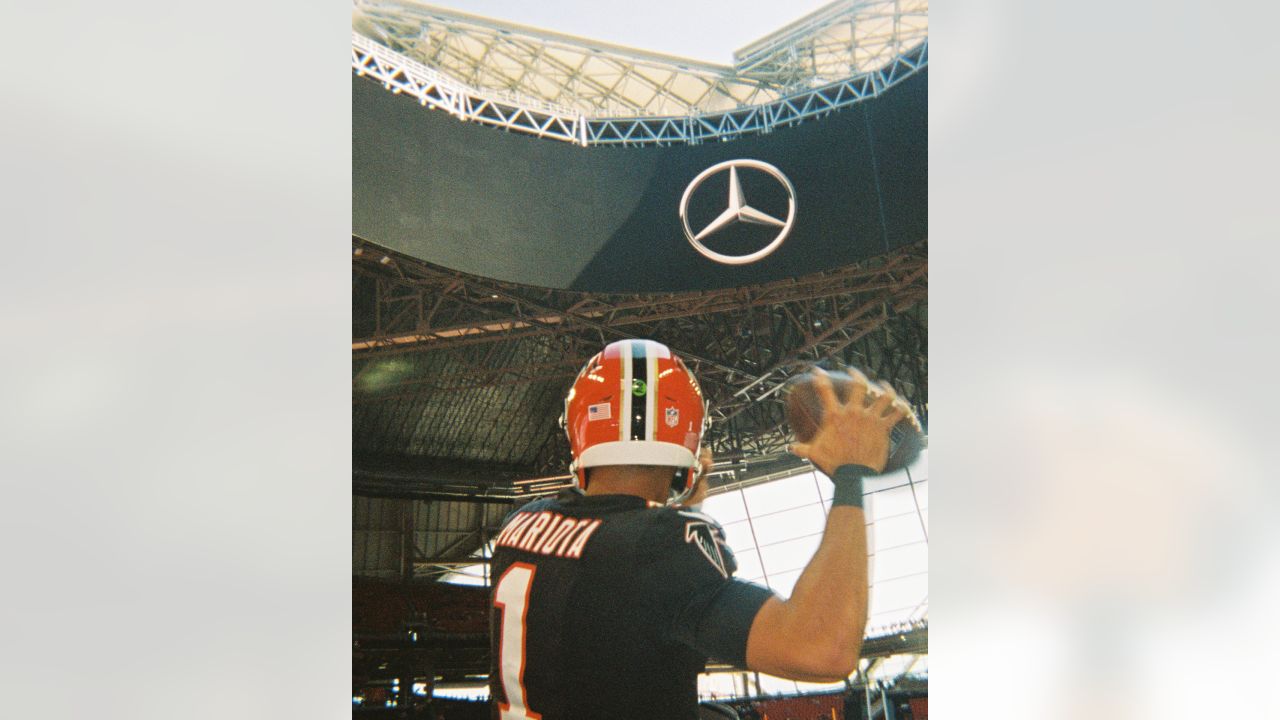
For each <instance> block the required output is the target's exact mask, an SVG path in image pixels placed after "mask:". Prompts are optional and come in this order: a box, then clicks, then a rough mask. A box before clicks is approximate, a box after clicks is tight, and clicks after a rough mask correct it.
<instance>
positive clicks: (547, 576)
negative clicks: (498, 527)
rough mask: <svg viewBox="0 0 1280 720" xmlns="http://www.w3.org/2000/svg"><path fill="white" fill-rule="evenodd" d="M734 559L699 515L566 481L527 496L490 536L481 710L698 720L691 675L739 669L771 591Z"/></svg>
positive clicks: (554, 718)
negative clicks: (486, 686) (485, 686)
mask: <svg viewBox="0 0 1280 720" xmlns="http://www.w3.org/2000/svg"><path fill="white" fill-rule="evenodd" d="M735 569H736V565H735V563H734V559H733V554H732V553H731V552H730V551H729V548H728V546H727V545H726V544H725V542H724V530H723V529H722V528H721V527H720V526H719V524H718V523H716V521H715V520H713V519H712V518H710V517H707V516H706V515H702V514H699V513H695V512H690V511H685V510H676V509H673V508H667V507H660V506H655V505H654V504H652V503H649V502H648V501H646V500H644V499H643V498H640V497H635V496H631V495H598V496H587V495H583V494H582V493H580V492H576V491H574V492H567V493H562V494H561V495H559V496H556V497H554V498H544V499H539V500H535V501H533V502H531V503H529V504H528V505H525V506H524V507H522V508H521V509H519V510H518V511H516V512H515V513H513V514H512V515H511V516H509V517H508V518H507V520H506V522H505V523H504V524H503V529H502V531H501V532H500V533H499V534H498V536H497V537H496V538H495V542H494V554H493V567H492V574H491V577H492V578H493V590H492V595H491V608H490V610H491V614H490V629H491V633H490V635H491V641H490V643H491V644H490V648H491V650H492V657H493V661H492V663H491V672H490V690H491V696H492V698H493V700H492V705H493V717H494V718H499V719H500V720H512V719H519V720H525V719H527V718H542V719H543V720H597V719H598V720H626V719H627V718H636V719H637V720H641V719H643V720H661V719H666V718H671V719H673V720H685V719H686V718H689V719H693V718H696V717H697V704H698V697H697V679H698V678H697V676H698V673H699V672H701V671H702V670H703V668H704V667H705V665H706V661H707V659H708V658H709V657H714V658H716V659H717V660H721V661H724V662H729V663H733V664H736V665H738V666H745V656H746V646H747V635H748V634H749V632H750V630H751V622H752V621H753V620H754V619H755V616H756V612H757V611H759V609H760V606H761V605H763V604H764V602H765V600H767V599H768V598H769V597H770V595H772V593H771V592H770V591H769V590H768V589H766V588H763V587H761V586H759V585H754V584H752V583H748V582H744V581H741V580H737V579H735V578H733V572H734V570H735Z"/></svg>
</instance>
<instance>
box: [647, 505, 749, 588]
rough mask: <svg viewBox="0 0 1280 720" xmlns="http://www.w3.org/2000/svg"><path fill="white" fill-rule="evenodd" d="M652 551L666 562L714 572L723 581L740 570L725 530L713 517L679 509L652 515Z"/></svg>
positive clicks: (651, 513)
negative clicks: (727, 540) (708, 569)
mask: <svg viewBox="0 0 1280 720" xmlns="http://www.w3.org/2000/svg"><path fill="white" fill-rule="evenodd" d="M648 512H649V515H650V524H649V542H648V545H649V547H651V548H653V549H654V551H655V552H658V553H660V554H661V556H662V557H661V559H662V560H663V561H667V562H672V563H674V564H677V565H682V564H683V565H693V566H694V567H695V568H696V567H702V568H703V569H706V568H707V567H709V568H711V569H713V570H714V571H715V572H716V573H718V574H719V575H720V576H721V577H723V578H728V577H729V576H731V575H733V573H734V571H735V570H737V563H736V562H735V560H734V557H733V552H732V551H731V550H730V549H729V545H728V543H727V542H726V541H725V533H724V528H723V527H721V525H720V523H719V521H717V520H716V519H715V518H713V517H711V516H710V515H705V514H703V513H700V512H695V511H693V510H683V509H679V508H659V509H654V510H650V511H648Z"/></svg>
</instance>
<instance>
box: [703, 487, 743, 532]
mask: <svg viewBox="0 0 1280 720" xmlns="http://www.w3.org/2000/svg"><path fill="white" fill-rule="evenodd" d="M702 512H704V513H706V514H708V515H710V516H711V517H713V518H715V519H716V520H717V521H718V522H719V523H720V524H721V525H726V524H728V523H731V522H736V521H738V520H742V519H744V518H746V517H747V509H746V507H745V506H744V505H743V504H742V493H741V492H740V491H738V490H733V491H731V492H727V493H723V494H720V495H711V496H709V497H708V498H707V499H706V500H705V501H704V502H703V503H702Z"/></svg>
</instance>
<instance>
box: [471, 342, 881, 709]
mask: <svg viewBox="0 0 1280 720" xmlns="http://www.w3.org/2000/svg"><path fill="white" fill-rule="evenodd" d="M816 372H817V373H818V374H819V377H818V380H817V382H816V385H817V390H818V394H819V396H820V398H821V400H822V403H823V409H824V414H823V419H822V423H821V425H820V426H819V429H818V432H817V434H816V435H815V436H814V437H813V438H811V439H810V441H809V442H808V443H803V444H799V443H798V444H795V445H793V446H792V447H791V450H792V452H794V453H795V454H797V455H799V456H801V457H805V458H808V459H809V460H810V461H812V462H813V464H814V465H815V466H817V467H818V469H820V470H822V471H823V472H824V473H826V474H827V475H828V476H829V477H831V478H832V480H833V482H834V483H835V491H834V497H833V499H832V508H831V511H830V513H829V514H828V516H827V524H826V529H825V531H824V533H823V536H822V541H821V544H820V546H819V548H818V550H817V552H816V553H815V554H814V556H813V558H812V559H811V560H810V561H809V564H808V565H807V566H806V568H805V569H804V571H803V572H802V573H801V575H800V578H799V580H798V581H797V582H796V585H795V589H794V590H793V592H792V594H791V597H790V598H788V599H786V600H783V599H782V598H780V597H779V596H777V595H775V594H774V593H773V592H772V591H770V590H768V589H767V588H765V587H762V586H760V585H756V584H753V583H749V582H745V581H743V580H739V579H737V578H735V577H734V576H733V574H734V571H735V569H736V565H735V562H734V558H733V553H731V552H730V550H729V548H728V547H727V545H726V544H725V536H724V531H723V529H721V527H720V525H719V524H718V523H717V522H716V521H715V520H714V519H712V518H710V517H708V516H706V515H703V514H701V513H699V512H696V511H694V510H693V509H690V508H689V507H687V505H690V504H692V503H690V500H693V501H699V500H700V499H701V498H700V494H705V487H701V488H700V487H699V485H701V484H703V483H705V481H704V480H702V478H703V477H705V470H706V469H707V468H708V467H709V465H710V457H709V455H708V454H707V453H706V452H704V451H703V449H702V447H701V443H702V437H703V433H704V431H705V429H706V427H707V423H708V418H707V405H706V402H705V400H704V399H703V397H702V391H701V389H700V388H699V386H698V382H697V380H696V379H695V378H694V376H693V374H692V373H691V372H690V371H689V369H688V368H687V367H686V366H685V364H684V362H683V361H682V360H681V359H680V358H679V357H677V356H676V355H675V354H674V353H672V352H671V351H670V349H668V348H667V347H666V346H664V345H662V344H660V343H657V342H653V341H651V340H622V341H619V342H615V343H612V344H610V345H609V346H608V347H606V348H605V349H604V350H603V351H602V352H600V353H599V354H597V355H596V356H595V357H593V358H592V359H591V360H590V361H589V362H588V363H587V364H586V366H585V367H584V368H583V369H582V371H581V372H580V373H579V374H578V377H577V379H576V380H575V381H574V384H573V387H572V389H571V390H570V391H569V395H568V397H567V398H566V400H565V413H564V416H563V418H562V422H563V424H564V427H565V431H566V433H567V434H568V436H569V443H570V447H571V450H572V454H573V463H572V465H571V466H570V470H571V472H572V473H573V475H574V478H575V480H576V485H577V488H576V489H575V490H572V491H568V492H565V493H562V494H561V495H559V496H556V497H550V498H542V499H538V500H535V501H533V502H531V503H529V504H527V505H525V506H524V507H522V508H520V509H519V510H517V511H516V512H514V513H512V514H511V515H510V516H509V517H508V518H507V520H506V521H505V522H504V524H503V527H502V530H501V531H500V532H499V534H498V535H497V536H496V537H495V541H494V552H493V574H492V577H494V578H495V581H494V583H493V591H492V613H491V631H492V632H491V638H492V639H491V649H492V657H493V663H492V668H491V670H492V671H491V674H490V687H491V694H492V698H493V712H494V717H497V718H500V719H501V720H528V719H530V718H541V719H542V720H562V719H566V720H579V719H582V720H585V719H592V720H595V719H614V720H621V719H626V718H636V719H637V720H654V719H659V718H660V719H667V718H673V719H679V720H684V719H686V718H689V719H693V718H696V717H698V697H697V678H698V674H699V673H700V672H701V671H702V670H703V668H704V667H705V664H706V662H707V660H708V658H715V659H717V660H720V661H722V662H726V663H730V664H733V665H736V666H738V667H744V668H748V669H750V670H755V671H759V672H763V673H768V674H770V675H776V676H779V677H784V678H791V679H795V680H806V681H818V682H824V681H838V680H842V679H844V678H846V677H847V676H848V675H849V674H850V673H852V672H853V671H854V670H855V668H856V665H857V662H858V654H859V649H860V644H861V641H862V635H863V630H864V625H865V623H866V613H867V551H866V526H865V521H864V519H863V513H862V478H863V477H864V476H866V475H869V474H872V473H875V472H878V471H879V470H881V469H882V468H883V467H884V464H885V461H886V458H887V453H888V447H889V431H890V429H891V428H892V427H893V426H894V424H895V423H896V422H897V421H898V420H899V419H900V418H901V417H902V416H903V412H904V410H903V407H904V406H903V405H902V404H901V403H900V402H896V397H895V396H894V394H893V392H892V390H891V389H888V388H886V390H885V392H884V393H883V394H880V395H878V396H877V397H876V398H875V400H874V402H872V403H870V404H869V405H867V404H866V403H864V400H866V392H867V387H866V384H865V383H866V381H865V378H861V376H860V375H857V374H856V373H855V378H860V379H857V380H855V384H854V387H853V389H852V392H851V393H850V394H849V397H848V398H847V400H846V402H843V403H841V402H840V401H839V400H837V398H836V395H835V393H834V391H833V389H832V386H831V383H830V381H829V380H828V379H827V378H826V377H825V375H822V373H821V371H820V370H818V371H816ZM859 383H861V385H859Z"/></svg>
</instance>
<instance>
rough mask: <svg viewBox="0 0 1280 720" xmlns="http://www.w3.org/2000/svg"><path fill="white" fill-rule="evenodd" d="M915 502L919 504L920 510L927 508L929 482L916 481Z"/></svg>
mask: <svg viewBox="0 0 1280 720" xmlns="http://www.w3.org/2000/svg"><path fill="white" fill-rule="evenodd" d="M916 500H918V501H919V502H920V509H921V510H923V509H925V508H927V507H929V481H928V480H924V481H921V480H916Z"/></svg>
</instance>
